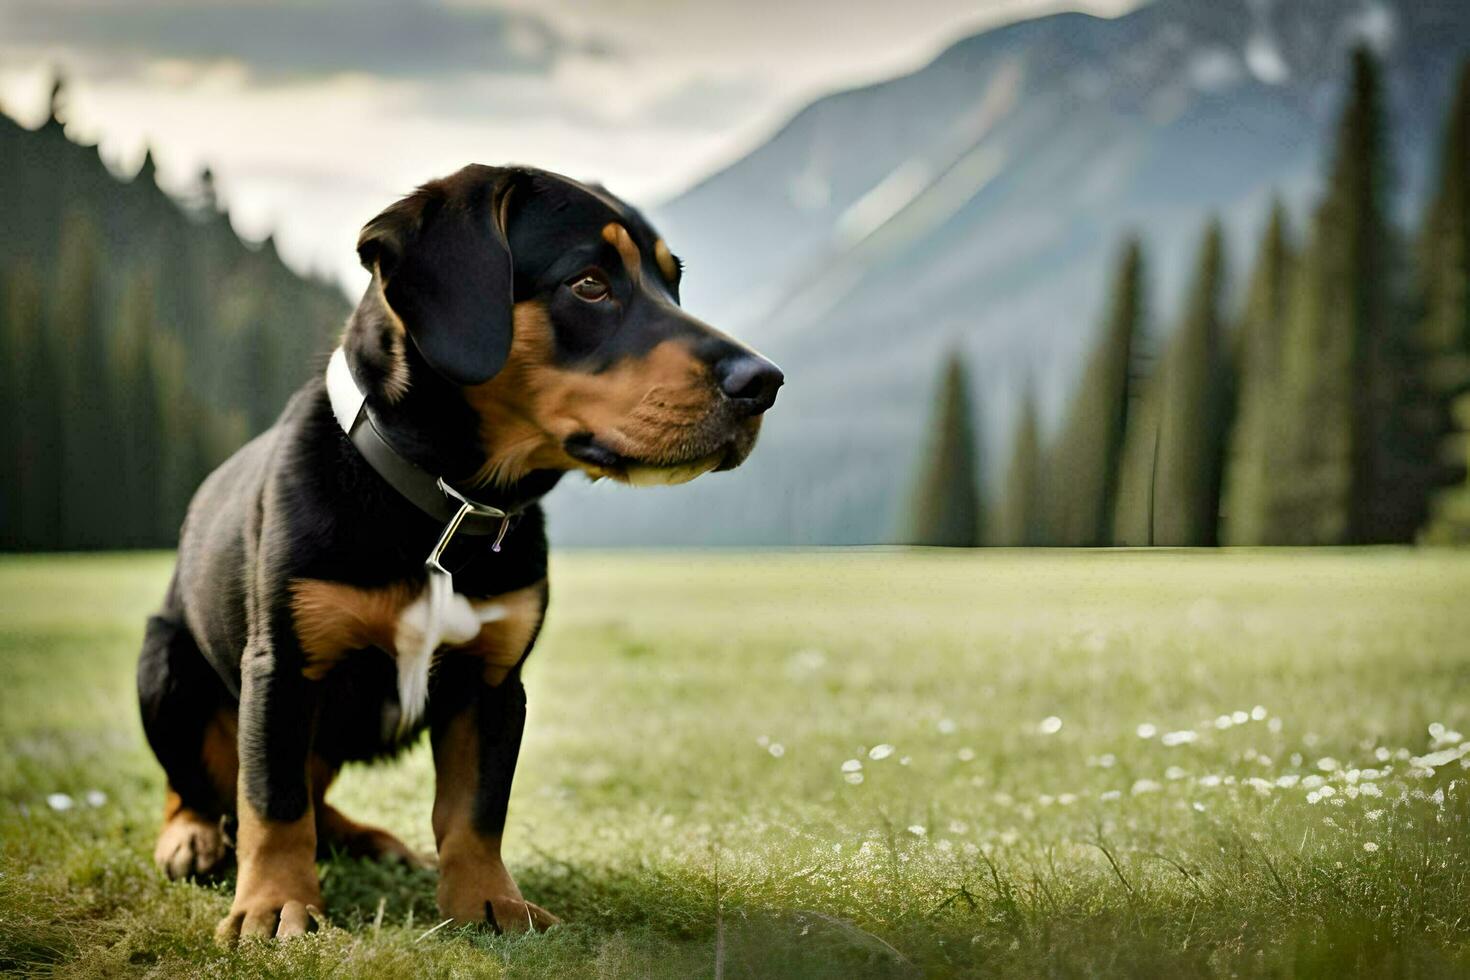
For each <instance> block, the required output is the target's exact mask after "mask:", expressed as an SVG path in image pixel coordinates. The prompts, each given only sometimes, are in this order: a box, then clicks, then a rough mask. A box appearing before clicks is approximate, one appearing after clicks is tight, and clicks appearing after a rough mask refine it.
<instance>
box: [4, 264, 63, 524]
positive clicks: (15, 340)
mask: <svg viewBox="0 0 1470 980" xmlns="http://www.w3.org/2000/svg"><path fill="white" fill-rule="evenodd" d="M5 293H6V311H5V328H6V332H7V334H9V336H10V339H9V340H8V341H7V344H6V346H7V347H9V348H10V349H11V350H12V351H15V352H17V353H18V354H19V355H20V357H21V360H19V361H18V362H17V363H16V364H15V365H14V366H13V367H12V368H11V370H12V371H13V373H12V374H11V379H12V380H13V382H14V385H15V386H14V388H13V389H12V390H11V392H10V394H9V397H8V399H7V401H8V403H9V404H10V405H11V406H12V410H13V411H14V412H15V413H16V414H14V415H12V416H10V417H8V418H7V419H6V423H5V424H6V427H7V428H8V429H9V430H10V432H11V433H12V436H13V439H14V441H13V443H12V449H11V451H12V452H13V453H14V454H15V456H14V459H13V464H12V465H13V466H14V471H13V472H12V473H11V474H10V479H11V482H12V483H13V485H14V487H15V496H14V499H15V501H16V514H15V515H14V518H13V523H12V527H13V529H14V530H13V535H12V540H13V542H14V544H15V546H16V547H19V548H23V549H27V550H31V549H42V548H47V549H49V548H57V547H60V545H61V500H60V489H61V487H60V482H59V474H60V468H59V466H58V462H59V460H60V458H61V453H62V443H63V439H64V437H65V420H64V418H63V416H62V412H61V409H62V405H61V401H60V391H61V384H62V376H63V373H64V372H63V371H62V367H61V360H60V354H59V353H58V351H57V349H56V345H55V344H54V343H49V342H48V335H49V333H50V327H49V324H48V322H47V316H46V308H45V301H44V299H43V298H42V290H41V281H40V278H39V277H38V276H37V275H36V272H35V269H34V267H33V266H32V265H31V264H30V263H29V262H20V263H17V264H16V265H15V266H14V267H12V268H11V270H10V272H9V275H8V276H7V285H6V290H5Z"/></svg>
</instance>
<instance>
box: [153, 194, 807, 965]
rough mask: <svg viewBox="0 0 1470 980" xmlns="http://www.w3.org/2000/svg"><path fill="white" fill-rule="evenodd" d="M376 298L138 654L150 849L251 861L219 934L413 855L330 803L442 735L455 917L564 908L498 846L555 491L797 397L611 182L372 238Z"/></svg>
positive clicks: (690, 464) (187, 869) (524, 918)
mask: <svg viewBox="0 0 1470 980" xmlns="http://www.w3.org/2000/svg"><path fill="white" fill-rule="evenodd" d="M357 252H358V256H359V258H360V259H361V261H362V264H363V266H364V267H365V268H366V269H367V270H368V271H369V272H370V273H371V274H372V282H371V284H370V285H369V286H368V288H367V290H366V292H365V293H364V294H363V297H362V300H361V302H360V303H359V304H358V306H357V308H356V311H355V312H354V313H353V314H352V316H351V317H350V318H349V320H348V322H347V326H346V329H345V332H344V334H343V338H342V344H341V347H340V348H339V349H338V350H337V351H336V352H335V353H334V354H333V355H332V361H331V364H330V366H329V367H328V369H327V371H326V372H325V374H324V375H323V376H319V377H316V378H314V379H312V380H311V381H309V382H308V383H307V384H306V385H304V386H303V387H302V388H301V389H300V390H299V391H298V392H297V393H296V394H295V395H294V396H293V397H292V398H291V400H290V401H289V403H288V404H287V405H286V407H285V409H284V410H283V412H282V414H281V416H280V418H279V419H278V420H277V422H276V423H275V424H274V426H272V427H271V428H270V429H268V430H267V431H265V432H264V433H262V434H261V435H260V436H258V437H256V438H255V439H254V440H252V441H251V442H249V443H248V444H246V445H245V446H244V447H243V448H242V449H240V450H239V451H238V452H237V453H235V454H234V455H233V456H232V457H230V458H229V459H228V460H226V461H225V462H224V463H223V464H222V465H221V466H220V467H219V468H218V469H217V470H215V471H214V472H213V473H212V474H210V476H209V477H207V478H206V479H205V481H204V482H203V484H202V485H201V486H200V488H199V490H198V492H197V493H196V495H195V497H194V499H193V501H192V502H191V504H190V506H189V509H188V514H187V516H186V518H185V520H184V524H183V528H182V530H181V532H180V543H179V551H178V559H177V564H176V567H175V569H174V574H173V578H172V581H171V582H170V584H169V587H168V592H167V595H166V597H165V599H164V601H163V606H162V608H161V610H160V611H159V612H158V613H157V614H156V615H154V616H152V617H150V618H149V620H148V624H147V630H146V636H145V639H144V643H143V649H142V653H141V656H140V659H139V664H138V693H139V702H140V706H141V710H142V716H143V727H144V731H145V733H146V735H147V739H148V742H149V745H150V746H151V747H152V749H153V752H154V754H155V755H156V756H157V757H158V761H159V763H160V764H161V765H162V767H163V770H164V773H165V775H166V776H167V781H168V786H167V793H166V801H165V806H164V819H163V827H162V829H161V831H160V832H159V836H158V842H157V847H156V849H155V853H154V859H155V861H156V863H157V864H158V865H159V867H160V868H161V869H162V870H163V871H164V872H165V873H166V874H167V875H168V876H169V877H170V878H175V879H180V878H191V877H192V878H205V877H208V876H210V875H212V874H216V873H218V872H219V871H221V870H222V869H224V868H225V867H227V865H228V862H229V859H230V857H231V852H232V851H233V857H234V861H235V865H236V869H237V877H236V885H235V894H234V900H233V903H232V905H231V908H230V912H229V915H228V916H226V917H225V919H224V920H223V921H221V922H220V924H219V927H218V930H217V933H216V934H217V937H218V938H219V939H220V940H221V941H223V942H227V943H228V942H231V941H233V940H235V939H236V938H237V937H240V936H260V937H272V936H274V937H277V938H284V937H289V936H295V935H299V934H301V933H303V932H306V931H308V930H310V929H311V928H313V927H314V925H315V922H316V920H317V918H318V915H319V912H320V911H321V910H322V908H323V904H322V894H321V886H320V882H319V880H318V877H317V871H316V860H317V857H318V855H320V854H324V853H328V852H330V851H331V850H334V849H335V850H336V851H338V852H345V853H347V854H352V855H360V856H364V857H373V858H380V859H388V860H400V861H404V862H408V863H411V864H418V863H421V859H420V858H419V857H418V856H417V855H416V854H414V852H413V851H411V850H410V849H409V848H408V847H407V846H405V845H404V844H403V843H402V842H401V841H399V840H398V839H397V838H396V837H394V836H393V835H392V834H390V833H388V832H387V831H385V830H382V829H379V828H376V827H371V826H366V825H363V824H360V823H357V822H355V821H353V820H351V819H350V818H348V817H347V816H345V815H343V814H342V813H341V812H340V811H338V810H337V809H335V808H334V807H333V806H332V805H331V804H329V803H328V802H327V801H326V799H325V795H326V792H327V789H328V787H329V786H330V785H331V783H332V779H333V777H334V776H335V775H336V773H337V771H338V770H339V768H340V767H341V766H342V765H343V764H344V763H347V762H351V761H360V760H374V759H379V758H384V757H390V756H392V755H394V754H395V753H397V752H399V751H400V750H402V749H403V748H405V747H406V746H408V745H410V744H411V743H412V742H413V741H414V739H415V737H416V736H417V735H419V734H420V733H421V732H422V731H423V730H424V729H425V728H427V729H428V730H429V733H430V742H431V745H432V749H433V758H434V770H435V783H436V786H435V793H434V804H433V829H434V840H435V843H436V847H437V852H438V868H439V885H438V895H437V897H438V904H439V910H440V912H441V913H442V914H443V915H444V916H445V917H446V918H450V919H453V920H454V921H455V922H456V923H485V924H488V925H489V926H490V927H492V928H494V929H495V930H496V931H522V930H526V929H544V928H547V927H549V926H551V925H552V924H554V923H556V922H557V921H558V919H557V918H556V917H555V916H554V915H552V914H551V913H549V912H547V911H546V910H544V909H542V908H541V907H540V906H538V905H536V904H534V903H532V902H529V901H527V900H526V899H525V898H524V897H523V896H522V895H521V892H520V890H519V888H518V887H517V885H516V882H515V880H514V878H513V877H512V876H511V874H510V872H509V870H507V868H506V866H505V863H504V861H503V859H502V857H501V835H502V831H503V829H504V826H505V818H506V808H507V803H508V800H509V797H510V788H511V779H512V776H513V774H514V772H515V766H516V757H517V755H518V752H519V749H520V742H521V734H522V730H523V728H524V723H525V715H526V695H525V688H524V686H523V684H522V682H521V667H522V665H523V664H524V663H525V660H526V657H527V656H528V655H529V654H530V651H531V648H532V646H533V645H534V644H535V641H536V635H537V632H538V631H539V629H540V626H541V622H542V617H543V615H544V613H545V610H546V604H547V597H548V591H547V580H546V560H547V543H546V532H545V526H544V521H543V516H542V511H541V508H540V506H539V505H538V501H539V500H540V499H541V497H542V496H544V495H545V494H546V493H547V492H549V491H550V490H551V489H552V488H553V487H554V486H555V485H556V483H557V482H558V480H560V479H561V477H562V476H563V475H564V474H566V473H568V472H571V471H574V470H580V471H582V472H583V473H585V474H588V475H589V476H591V477H593V478H603V477H606V478H610V479H613V480H619V481H624V482H627V483H631V484H649V483H677V482H682V481H685V480H689V479H693V478H694V477H696V476H699V475H700V474H703V473H705V472H709V471H712V470H728V469H731V468H733V467H735V466H738V465H739V464H740V463H741V462H742V461H743V460H744V459H745V458H746V456H747V455H748V454H749V453H750V451H751V449H752V448H753V447H754V445H755V442H756V437H757V434H758V433H759V430H760V425H761V418H762V415H763V413H765V412H766V411H767V410H768V409H769V408H771V406H772V404H773V403H774V401H775V398H776V393H777V389H779V388H780V387H781V385H782V383H783V381H784V378H783V376H782V374H781V372H780V370H779V369H778V368H777V367H776V366H775V365H774V364H772V363H771V362H770V361H769V360H767V359H765V358H764V357H762V356H760V355H759V354H757V353H755V352H754V351H753V350H751V349H750V348H748V347H746V346H743V345H741V344H739V343H737V342H736V341H734V340H732V339H731V338H729V337H727V336H725V335H724V334H721V333H719V332H718V331H716V330H715V329H713V328H711V327H710V326H708V325H706V324H704V323H703V322H701V321H700V320H698V319H696V318H694V317H693V316H690V315H689V314H687V313H685V312H684V311H683V310H682V309H681V308H680V305H679V283H680V279H681V276H682V265H681V263H680V261H679V260H678V259H677V258H676V257H675V256H674V254H673V253H672V252H671V251H670V250H669V247H668V245H667V244H666V243H665V242H664V240H663V239H662V238H660V237H659V236H658V234H657V233H656V232H655V231H654V230H653V228H651V227H650V226H649V224H648V222H647V221H645V220H644V218H643V217H642V216H641V215H640V214H639V213H638V212H637V211H636V210H634V209H633V208H631V207H629V206H628V205H627V204H625V203H623V202H622V201H620V200H618V199H617V198H616V197H614V196H613V195H611V194H610V193H608V192H607V191H606V190H604V189H602V188H601V187H599V186H595V185H587V184H582V183H578V182H577V181H574V180H571V179H569V178H566V177H562V176H560V175H557V174H553V173H550V172H547V171H542V170H536V169H532V168H527V167H487V166H479V165H473V166H469V167H466V168H464V169H462V170H460V171H458V172H457V173H455V174H453V175H451V176H449V177H445V178H443V179H440V180H435V181H432V182H430V183H427V184H425V185H424V186H422V187H421V188H419V189H418V190H417V191H416V192H414V193H413V194H411V195H410V196H408V197H406V198H404V199H403V200H400V201H398V202H397V203H395V204H393V205H392V206H390V207H389V208H387V209H386V210H385V211H383V212H382V213H381V214H379V215H378V216H377V217H375V218H373V219H372V220H371V221H370V222H368V224H367V225H366V226H365V227H364V228H363V230H362V234H361V237H360V238H359V240H358V244H357Z"/></svg>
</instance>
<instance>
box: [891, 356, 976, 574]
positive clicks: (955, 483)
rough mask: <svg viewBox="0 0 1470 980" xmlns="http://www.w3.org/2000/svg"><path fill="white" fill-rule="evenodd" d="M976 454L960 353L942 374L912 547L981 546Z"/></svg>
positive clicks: (920, 480)
mask: <svg viewBox="0 0 1470 980" xmlns="http://www.w3.org/2000/svg"><path fill="white" fill-rule="evenodd" d="M976 455H977V453H976V442H975V429H974V421H973V417H972V413H971V408H970V390H969V377H968V372H967V371H966V370H965V364H964V361H963V359H962V358H961V357H960V354H959V352H958V351H956V352H953V353H951V354H950V355H949V357H948V358H947V360H946V361H945V364H944V366H943V368H942V370H941V371H940V376H939V384H938V392H937V397H936V400H935V405H934V416H933V421H932V422H931V424H930V429H929V440H928V446H927V448H926V449H925V452H924V456H923V458H922V459H921V460H920V462H919V476H918V480H917V482H916V484H915V489H914V495H913V511H912V517H911V522H910V529H909V535H908V541H909V543H911V544H922V545H937V546H943V547H954V548H967V547H973V546H975V545H978V544H979V543H980V528H981V526H982V520H981V498H980V490H979V485H978V483H977V481H976V477H975V471H976Z"/></svg>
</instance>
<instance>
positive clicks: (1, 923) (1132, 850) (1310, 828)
mask: <svg viewBox="0 0 1470 980" xmlns="http://www.w3.org/2000/svg"><path fill="white" fill-rule="evenodd" d="M168 569H169V558H168V556H164V555H148V556H116V557H111V556H109V557H54V558H10V559H4V560H0V972H11V971H13V972H19V973H22V974H24V973H35V974H44V973H49V972H57V973H63V974H66V975H68V976H101V975H117V974H131V973H139V974H152V975H162V976H179V975H218V976H235V975H241V976H326V975H331V976H340V977H358V976H360V977H374V978H377V977H393V976H415V977H417V976H429V977H435V976H446V977H447V976H458V975H466V974H471V973H473V974H476V975H489V976H496V975H503V976H511V977H533V976H535V977H539V976H575V977H590V976H602V977H624V976H637V977H644V976H652V977H665V976H668V977H689V976H705V977H710V976H723V977H731V978H733V977H768V976H813V977H844V978H852V977H890V976H893V977H906V976H918V975H921V974H922V975H926V976H938V977H943V976H968V975H986V976H989V975H1019V976H1041V975H1046V976H1096V975H1134V976H1282V975H1295V976H1331V977H1335V976H1338V975H1343V974H1349V975H1396V976H1397V975H1412V976H1436V975H1438V976H1464V975H1466V974H1467V973H1470V841H1467V835H1466V829H1467V826H1466V821H1467V816H1470V786H1467V779H1470V769H1467V766H1470V754H1467V755H1465V756H1464V757H1463V758H1461V757H1460V748H1459V746H1460V745H1461V744H1462V743H1461V742H1460V738H1459V735H1458V732H1457V730H1458V731H1465V732H1470V696H1467V692H1470V601H1467V599H1470V554H1455V553H1445V552H1408V551H1365V552H1318V553H1311V554H1307V553H1228V552H1227V553H1218V554H1204V553H1189V552H1154V553H1120V552H1098V553H1089V554H1082V553H1044V554H1018V553H1005V552H1000V553H975V554H948V553H899V552H882V551H879V552H828V553H820V552H816V553H784V552H783V553H754V554H708V553H702V554H639V555H631V556H630V555H623V554H619V555H603V554H581V553H579V554H562V555H558V556H557V557H556V559H555V562H554V565H553V568H552V585H553V589H552V592H553V600H552V614H551V618H550V620H549V622H548V626H547V629H546V631H545V633H544V634H543V636H542V640H541V643H540V645H539V647H538V649H537V652H536V655H535V656H534V657H533V658H532V660H531V665H530V667H529V668H528V677H527V684H528V687H529V690H530V698H531V710H530V724H529V731H528V735H527V740H526V745H525V750H524V753H523V756H522V764H521V769H520V775H519V777H518V779H517V783H516V791H515V797H514V799H513V801H512V805H511V825H510V830H509V834H508V837H507V856H508V860H509V861H510V863H511V866H512V869H513V870H514V871H515V872H516V874H517V876H518V878H519V880H520V883H521V886H522V888H523V889H524V890H525V891H526V893H527V895H528V896H529V897H531V898H532V899H534V900H535V901H538V902H540V903H541V904H543V905H545V906H546V907H548V908H550V909H552V910H553V911H555V912H557V913H559V914H560V915H562V916H563V917H564V918H565V919H566V920H567V925H565V926H563V927H561V928H558V929H556V930H553V931H552V932H551V933H549V934H546V935H542V936H528V937H518V938H517V937H496V936H491V935H486V934H483V933H477V932H474V931H471V930H465V931H460V932H452V931H450V930H448V929H441V930H439V931H437V932H429V930H430V929H431V928H432V927H433V926H435V925H436V924H437V922H438V919H437V917H436V913H435V909H434V901H433V896H434V879H433V875H432V874H431V873H427V872H412V873H411V872H406V871H402V870H394V869H388V868H383V867H380V866H376V865H371V864H365V863H361V862H356V861H353V860H349V859H345V858H339V859H333V860H331V861H327V862H324V863H323V865H322V871H323V874H324V889H325V894H326V898H327V902H328V904H329V914H330V916H331V923H332V927H331V928H329V929H327V930H325V931H324V932H321V933H318V934H316V935H314V936H312V937H309V938H307V939H305V940H299V941H295V942H292V943H288V944H283V945H267V944H247V945H244V946H242V947H240V948H239V949H236V950H233V951H226V950H219V949H216V948H215V947H214V946H213V944H212V942H211V939H210V937H211V931H212V928H213V925H214V923H215V921H216V920H217V919H218V918H219V917H220V916H221V915H222V914H223V913H224V911H225V909H226V908H227V906H228V902H229V894H228V890H227V889H228V885H225V886H217V887H215V888H202V887H198V886H194V885H186V884H169V883H167V882H165V881H163V880H162V879H161V877H160V876H159V875H158V874H156V873H155V872H154V870H153V868H152V867H151V864H150V860H149V854H150V853H151V849H152V839H153V834H154V832H155V830H156V820H157V817H158V812H159V807H160V803H161V796H162V785H161V776H160V773H159V771H158V769H157V768H156V766H155V764H154V763H153V761H152V759H151V757H150V756H149V754H148V751H147V749H146V747H145V746H144V744H143V740H142V736H141V733H140V730H139V726H138V722H137V720H136V707H135V704H134V701H133V695H132V664H133V658H134V656H135V653H136V647H137V645H138V641H139V635H140V629H141V625H142V621H143V616H144V615H145V614H146V612H147V611H148V610H149V609H150V608H151V607H152V606H153V605H154V603H155V602H156V601H157V599H158V597H159V596H160V595H161V593H162V589H163V586H164V583H165V581H166V577H167V574H168ZM1431 725H1433V726H1434V727H1433V729H1432V730H1431V728H1430V726H1431ZM890 746H891V747H892V748H891V749H890V748H889V747H890ZM57 793H64V794H66V795H67V796H66V800H69V801H70V802H71V806H70V807H69V808H66V809H55V808H54V806H55V805H61V806H65V804H66V801H64V800H62V799H59V798H53V799H52V801H51V802H50V803H48V796H51V795H52V794H57ZM89 793H91V794H92V802H88V799H87V797H88V794H89ZM98 794H100V795H98ZM431 796H432V767H431V765H430V762H429V759H428V753H427V750H426V747H425V746H424V745H420V746H419V747H418V748H416V749H415V750H414V751H413V752H412V753H411V754H409V755H408V756H407V757H405V758H404V759H402V760H400V761H398V762H396V763H393V764H390V765H386V766H380V767H376V768H362V767H358V768H353V769H349V770H348V771H347V772H346V773H345V774H344V777H343V779H342V780H341V781H340V783H339V784H338V786H337V787H335V788H334V790H333V799H334V801H335V802H337V803H339V804H340V805H341V806H342V808H343V809H344V810H345V811H346V812H348V813H349V814H351V815H353V816H355V817H359V818H362V819H369V820H373V821H377V822H381V823H383V824H385V825H387V826H389V827H391V828H392V829H394V830H395V831H397V832H399V833H400V834H401V835H403V836H404V838H405V839H406V840H408V841H409V842H410V843H411V844H414V845H416V846H418V847H421V848H425V849H428V848H429V847H430V845H431V837H430V833H429V804H430V799H431ZM94 803H95V804H97V805H93V804H94Z"/></svg>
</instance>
